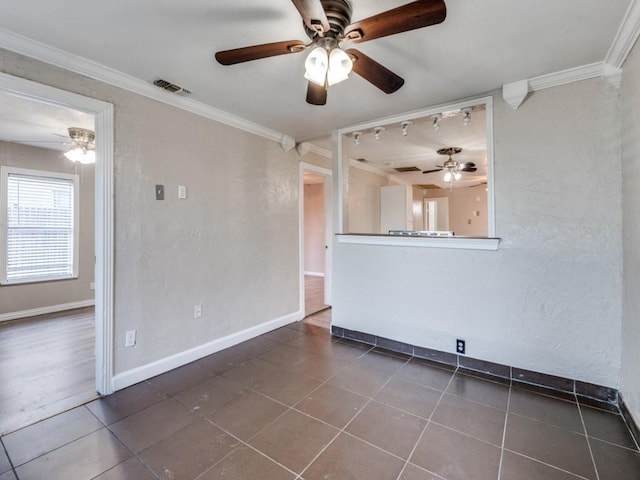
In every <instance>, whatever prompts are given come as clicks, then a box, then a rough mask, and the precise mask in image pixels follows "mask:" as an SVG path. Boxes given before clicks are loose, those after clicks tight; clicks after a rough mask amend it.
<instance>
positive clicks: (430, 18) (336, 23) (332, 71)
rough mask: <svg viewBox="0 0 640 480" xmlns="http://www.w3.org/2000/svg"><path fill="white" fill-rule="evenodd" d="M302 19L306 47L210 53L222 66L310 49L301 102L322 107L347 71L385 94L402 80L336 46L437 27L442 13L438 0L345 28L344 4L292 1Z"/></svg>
mask: <svg viewBox="0 0 640 480" xmlns="http://www.w3.org/2000/svg"><path fill="white" fill-rule="evenodd" d="M292 2H293V4H294V5H295V6H296V8H297V9H298V12H299V13H300V16H301V17H302V20H303V23H304V27H305V31H306V33H307V36H308V37H309V38H310V40H311V41H310V42H309V43H305V42H303V41H300V40H289V41H283V42H274V43H266V44H262V45H253V46H250V47H242V48H235V49H232V50H223V51H220V52H217V53H216V54H215V57H216V60H217V61H218V62H219V63H221V64H222V65H234V64H238V63H243V62H248V61H251V60H258V59H261V58H267V57H273V56H277V55H285V54H289V53H298V52H302V51H305V50H310V53H309V56H308V57H307V60H306V61H305V68H306V72H305V75H304V76H305V78H306V79H307V80H308V87H307V102H308V103H310V104H312V105H325V104H326V102H327V89H328V88H329V86H331V85H334V84H336V83H338V82H341V81H343V80H346V78H347V76H348V75H349V73H350V72H351V71H352V70H353V71H354V72H355V73H357V74H358V75H360V76H361V77H362V78H364V79H365V80H367V81H368V82H370V83H371V84H373V85H375V86H376V87H378V88H379V89H380V90H382V91H383V92H385V93H393V92H395V91H397V90H398V89H399V88H400V87H402V85H403V84H404V79H403V78H402V77H400V76H399V75H397V74H395V73H394V72H392V71H391V70H389V69H388V68H386V67H384V66H383V65H381V64H380V63H378V62H376V61H375V60H373V59H372V58H371V57H368V56H367V55H365V54H364V53H362V52H361V51H359V50H357V49H355V48H348V49H346V50H343V49H342V48H341V47H340V44H341V43H342V42H353V43H362V42H367V41H369V40H374V39H376V38H381V37H386V36H389V35H395V34H397V33H402V32H407V31H409V30H415V29H418V28H423V27H428V26H431V25H435V24H438V23H441V22H443V21H444V19H445V18H446V14H447V9H446V5H445V3H444V1H443V0H417V1H414V2H411V3H407V4H406V5H402V6H400V7H397V8H393V9H391V10H387V11H386V12H382V13H379V14H377V15H374V16H372V17H369V18H366V19H364V20H360V21H358V22H355V23H351V14H352V8H351V2H350V1H349V0H292Z"/></svg>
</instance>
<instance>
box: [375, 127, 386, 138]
mask: <svg viewBox="0 0 640 480" xmlns="http://www.w3.org/2000/svg"><path fill="white" fill-rule="evenodd" d="M384 130H385V129H384V127H376V128H374V129H373V133H374V135H375V139H376V140H380V136H381V134H382V132H384Z"/></svg>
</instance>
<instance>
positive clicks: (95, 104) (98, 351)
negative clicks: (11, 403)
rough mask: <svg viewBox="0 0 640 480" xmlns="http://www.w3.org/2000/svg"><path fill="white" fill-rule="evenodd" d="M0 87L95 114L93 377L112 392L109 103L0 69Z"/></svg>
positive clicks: (105, 390) (101, 390)
mask: <svg viewBox="0 0 640 480" xmlns="http://www.w3.org/2000/svg"><path fill="white" fill-rule="evenodd" d="M0 91H2V92H3V93H7V94H9V95H14V96H16V97H20V98H24V99H26V100H31V101H35V102H40V103H44V104H49V105H56V106H60V107H66V108H71V109H73V110H78V111H81V112H84V113H88V114H91V115H93V117H94V119H95V120H94V121H95V134H96V167H95V219H94V228H95V279H94V281H95V287H96V288H95V339H96V340H95V355H96V372H95V377H96V392H98V393H99V394H102V395H108V394H110V393H113V290H114V288H113V262H114V254H113V244H114V238H113V232H114V230H113V211H114V205H113V141H114V135H113V128H114V118H113V105H112V104H111V103H107V102H103V101H101V100H97V99H94V98H90V97H85V96H83V95H79V94H77V93H72V92H68V91H66V90H61V89H59V88H55V87H50V86H48V85H43V84H41V83H37V82H33V81H31V80H26V79H24V78H20V77H15V76H13V75H9V74H6V73H2V72H0Z"/></svg>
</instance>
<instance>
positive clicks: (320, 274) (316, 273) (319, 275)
mask: <svg viewBox="0 0 640 480" xmlns="http://www.w3.org/2000/svg"><path fill="white" fill-rule="evenodd" d="M304 274H305V275H310V276H312V277H324V273H322V272H307V271H305V272H304Z"/></svg>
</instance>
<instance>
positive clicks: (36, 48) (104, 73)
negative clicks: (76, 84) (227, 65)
mask: <svg viewBox="0 0 640 480" xmlns="http://www.w3.org/2000/svg"><path fill="white" fill-rule="evenodd" d="M0 48H4V49H6V50H9V51H11V52H15V53H18V54H20V55H25V56H27V57H30V58H33V59H35V60H39V61H41V62H45V63H48V64H51V65H54V66H56V67H60V68H63V69H65V70H69V71H71V72H74V73H77V74H79V75H83V76H85V77H89V78H92V79H94V80H98V81H101V82H104V83H108V84H110V85H113V86H115V87H118V88H122V89H123V90H127V91H129V92H133V93H136V94H138V95H142V96H143V97H147V98H150V99H153V100H156V101H158V102H162V103H165V104H167V105H171V106H173V107H176V108H180V109H182V110H185V111H187V112H190V113H193V114H196V115H199V116H201V117H205V118H208V119H210V120H214V121H216V122H220V123H223V124H225V125H228V126H230V127H234V128H237V129H239V130H243V131H245V132H248V133H252V134H254V135H258V136H260V137H263V138H266V139H269V140H272V141H274V142H277V143H279V144H280V145H281V146H282V147H283V149H284V148H286V147H288V146H289V145H292V144H293V145H295V141H294V140H293V138H292V137H290V136H289V135H286V134H284V133H282V132H278V131H276V130H272V129H270V128H268V127H265V126H263V125H259V124H257V123H254V122H251V121H249V120H247V119H245V118H242V117H238V116H236V115H233V114H231V113H228V112H225V111H223V110H220V109H218V108H215V107H211V106H209V105H205V104H204V103H202V102H198V101H195V100H193V99H190V98H186V97H180V96H175V95H174V94H171V93H169V92H165V91H164V90H161V89H159V88H158V87H155V86H153V85H151V84H150V83H147V82H145V81H144V80H140V79H139V78H136V77H133V76H131V75H127V74H126V73H123V72H120V71H118V70H115V69H113V68H110V67H107V66H105V65H102V64H100V63H97V62H94V61H92V60H89V59H87V58H84V57H81V56H79V55H74V54H72V53H69V52H67V51H65V50H61V49H59V48H55V47H52V46H50V45H46V44H44V43H41V42H38V41H35V40H32V39H30V38H28V37H24V36H22V35H18V34H16V33H13V32H11V31H9V30H5V29H1V28H0Z"/></svg>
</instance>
